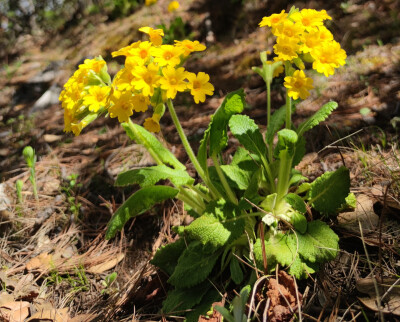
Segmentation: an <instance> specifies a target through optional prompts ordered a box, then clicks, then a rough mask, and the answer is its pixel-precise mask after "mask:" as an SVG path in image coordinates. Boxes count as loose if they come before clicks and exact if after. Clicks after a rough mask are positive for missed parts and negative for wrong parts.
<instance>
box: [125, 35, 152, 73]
mask: <svg viewBox="0 0 400 322" xmlns="http://www.w3.org/2000/svg"><path fill="white" fill-rule="evenodd" d="M152 48H153V45H152V43H151V42H150V41H143V42H141V43H140V44H139V46H137V47H136V48H133V49H131V50H129V51H128V53H127V55H126V60H125V66H131V67H132V66H136V65H144V64H146V63H147V62H148V61H149V59H150V58H151V49H152Z"/></svg>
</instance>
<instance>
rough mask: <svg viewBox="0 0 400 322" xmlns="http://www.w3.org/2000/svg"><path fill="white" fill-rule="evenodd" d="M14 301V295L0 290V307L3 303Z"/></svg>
mask: <svg viewBox="0 0 400 322" xmlns="http://www.w3.org/2000/svg"><path fill="white" fill-rule="evenodd" d="M12 301H14V296H12V295H11V294H8V293H7V292H0V307H2V306H3V304H6V303H9V302H12Z"/></svg>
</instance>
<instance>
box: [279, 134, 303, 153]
mask: <svg viewBox="0 0 400 322" xmlns="http://www.w3.org/2000/svg"><path fill="white" fill-rule="evenodd" d="M298 138H299V137H298V135H297V133H296V132H295V131H292V130H289V129H283V130H280V131H279V132H278V144H277V146H276V150H275V156H276V157H280V151H282V150H286V151H288V153H289V156H291V157H292V156H294V154H295V148H296V143H297V140H298Z"/></svg>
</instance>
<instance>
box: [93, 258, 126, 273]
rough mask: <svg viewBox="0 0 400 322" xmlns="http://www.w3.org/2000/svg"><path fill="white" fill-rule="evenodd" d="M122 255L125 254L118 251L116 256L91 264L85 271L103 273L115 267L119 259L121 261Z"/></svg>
mask: <svg viewBox="0 0 400 322" xmlns="http://www.w3.org/2000/svg"><path fill="white" fill-rule="evenodd" d="M124 257H125V255H124V254H122V253H120V254H118V255H117V257H116V258H113V259H111V260H109V261H107V262H105V263H101V264H99V265H95V266H92V267H90V268H88V270H87V271H88V272H89V273H93V274H100V273H103V272H105V271H108V270H109V269H111V268H113V267H115V266H116V265H117V264H118V263H119V262H120V261H122V259H123V258H124Z"/></svg>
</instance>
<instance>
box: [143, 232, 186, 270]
mask: <svg viewBox="0 0 400 322" xmlns="http://www.w3.org/2000/svg"><path fill="white" fill-rule="evenodd" d="M185 249H186V243H185V240H184V239H183V238H180V239H178V240H177V241H175V242H173V243H170V244H167V245H165V246H161V247H160V248H159V249H158V250H157V252H156V253H155V255H154V257H153V259H152V260H151V261H150V263H151V264H153V265H155V266H157V267H159V268H161V269H162V270H163V271H164V272H165V273H167V274H168V275H171V274H172V273H173V272H174V270H175V267H176V264H177V263H178V259H179V257H180V256H181V255H182V253H183V251H184V250H185Z"/></svg>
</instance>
